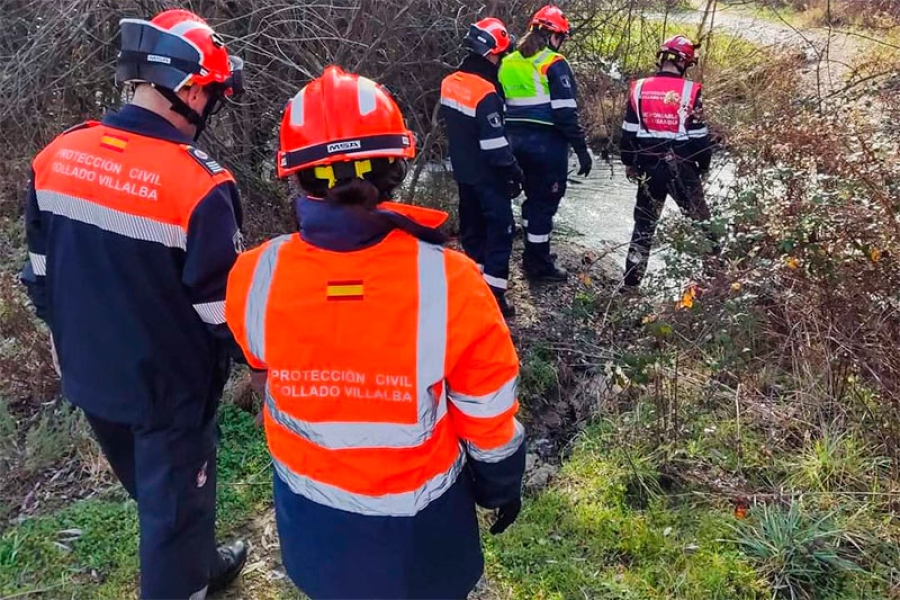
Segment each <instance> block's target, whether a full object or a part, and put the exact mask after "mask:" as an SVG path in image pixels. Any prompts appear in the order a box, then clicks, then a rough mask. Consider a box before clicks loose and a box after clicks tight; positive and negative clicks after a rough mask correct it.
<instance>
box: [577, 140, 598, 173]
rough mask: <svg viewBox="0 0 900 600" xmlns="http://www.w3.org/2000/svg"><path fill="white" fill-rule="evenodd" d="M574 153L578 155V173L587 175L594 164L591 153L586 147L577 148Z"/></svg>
mask: <svg viewBox="0 0 900 600" xmlns="http://www.w3.org/2000/svg"><path fill="white" fill-rule="evenodd" d="M576 154H577V155H578V174H579V175H584V176H585V177H587V176H588V174H589V173H590V172H591V168H592V167H593V166H594V159H593V158H591V153H590V152H588V149H587V148H586V147H585V148H582V149H581V150H578V151H577V152H576Z"/></svg>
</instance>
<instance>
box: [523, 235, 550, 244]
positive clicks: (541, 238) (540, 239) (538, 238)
mask: <svg viewBox="0 0 900 600" xmlns="http://www.w3.org/2000/svg"><path fill="white" fill-rule="evenodd" d="M528 241H529V242H532V243H534V244H542V243H544V242H549V241H550V234H549V233H548V234H546V235H535V234H533V233H529V234H528Z"/></svg>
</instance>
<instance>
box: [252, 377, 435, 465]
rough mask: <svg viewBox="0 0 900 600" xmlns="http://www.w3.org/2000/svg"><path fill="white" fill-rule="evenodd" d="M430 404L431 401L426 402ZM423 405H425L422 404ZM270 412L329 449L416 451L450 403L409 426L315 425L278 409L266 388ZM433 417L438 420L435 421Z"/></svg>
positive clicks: (333, 422) (275, 417) (280, 422)
mask: <svg viewBox="0 0 900 600" xmlns="http://www.w3.org/2000/svg"><path fill="white" fill-rule="evenodd" d="M426 401H427V400H426ZM419 405H420V406H421V405H422V402H421V401H420V402H419ZM266 409H267V410H268V411H269V415H270V416H271V417H272V419H274V420H275V422H276V423H278V424H279V425H281V426H282V427H284V428H285V429H287V430H288V431H290V432H291V433H293V434H295V435H299V436H300V437H302V438H303V439H305V440H306V441H308V442H310V443H313V444H315V445H317V446H321V447H322V448H328V449H329V450H348V449H352V448H415V447H417V446H421V445H422V444H424V443H425V442H427V441H428V440H429V439H431V436H432V435H433V434H434V429H435V426H436V425H437V424H438V423H439V422H440V421H441V419H443V418H444V416H445V415H446V414H447V402H446V400H443V399H442V400H441V401H440V402H439V403H438V405H437V410H436V411H434V412H433V416H432V415H431V414H430V415H429V417H428V419H427V420H426V421H425V422H419V423H413V424H412V425H405V424H400V423H347V422H344V423H342V422H336V421H327V422H321V423H311V422H309V421H303V420H300V419H297V418H295V417H292V416H291V415H289V414H287V413H285V412H282V411H280V410H278V407H277V406H276V403H275V399H274V398H273V397H272V394H271V393H270V392H269V390H268V388H267V389H266ZM432 418H433V419H434V421H433V422H432Z"/></svg>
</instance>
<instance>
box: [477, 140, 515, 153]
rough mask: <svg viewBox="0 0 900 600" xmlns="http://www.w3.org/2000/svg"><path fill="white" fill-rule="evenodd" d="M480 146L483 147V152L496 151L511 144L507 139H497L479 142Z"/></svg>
mask: <svg viewBox="0 0 900 600" xmlns="http://www.w3.org/2000/svg"><path fill="white" fill-rule="evenodd" d="M478 145H479V146H481V149H482V150H496V149H497V148H504V147H506V146H509V142H508V141H506V138H505V137H496V138H490V139H487V140H478Z"/></svg>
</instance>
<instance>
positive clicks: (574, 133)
mask: <svg viewBox="0 0 900 600" xmlns="http://www.w3.org/2000/svg"><path fill="white" fill-rule="evenodd" d="M547 83H548V84H549V85H550V106H551V107H552V108H553V123H554V124H555V125H556V127H557V129H559V130H560V131H561V132H562V133H563V135H564V136H565V137H566V139H567V140H568V141H569V144H571V145H572V149H573V150H575V152H576V153H577V152H583V151H585V150H587V140H586V139H585V136H584V129H583V128H582V127H581V123H580V122H579V120H578V87H577V85H576V83H575V75H574V74H573V73H572V69H571V68H570V67H569V63H568V62H567V61H566V60H564V59H563V60H557V61H556V62H555V63H553V64H552V65H550V68H549V69H547Z"/></svg>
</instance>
